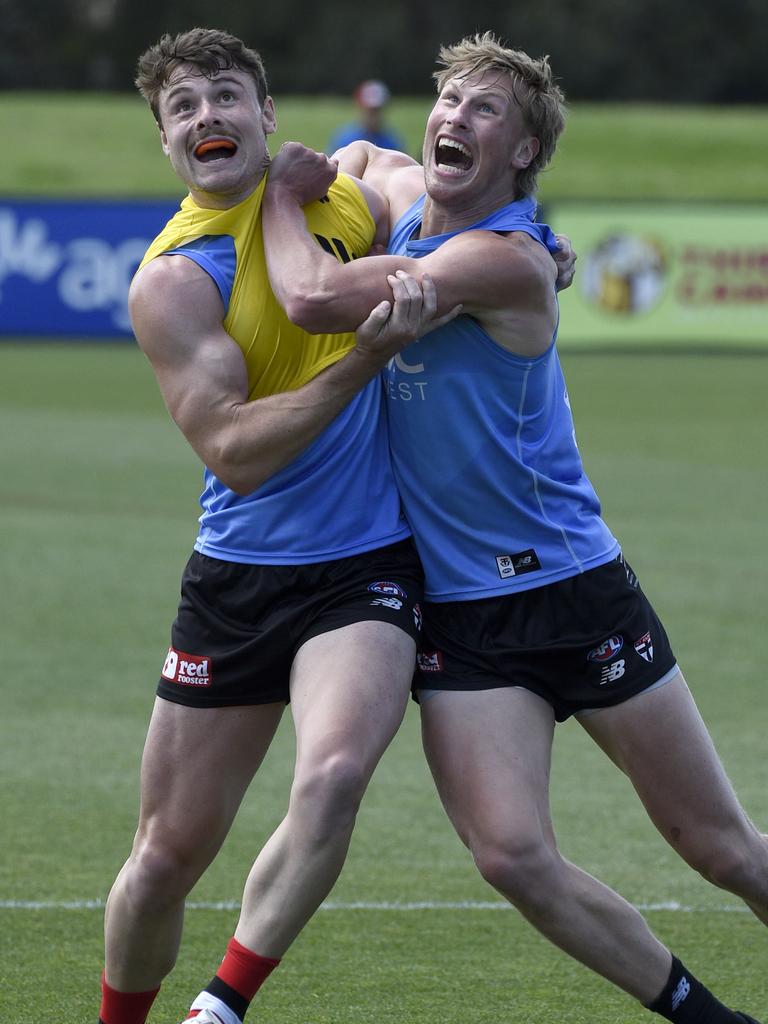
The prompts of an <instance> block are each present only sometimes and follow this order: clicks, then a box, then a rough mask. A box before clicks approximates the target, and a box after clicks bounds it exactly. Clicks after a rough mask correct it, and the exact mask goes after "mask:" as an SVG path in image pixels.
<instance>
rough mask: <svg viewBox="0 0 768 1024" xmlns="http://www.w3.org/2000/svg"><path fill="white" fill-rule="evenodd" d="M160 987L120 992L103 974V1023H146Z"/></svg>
mask: <svg viewBox="0 0 768 1024" xmlns="http://www.w3.org/2000/svg"><path fill="white" fill-rule="evenodd" d="M159 991H160V989H159V988H155V989H153V990H152V991H151V992H118V991H117V990H116V989H114V988H110V986H109V985H108V984H107V982H106V978H105V976H104V974H102V975H101V1009H100V1010H99V1021H100V1022H101V1024H144V1022H145V1021H146V1019H147V1015H148V1013H149V1009H150V1007H151V1006H152V1003H154V1001H155V996H156V995H157V993H158V992H159Z"/></svg>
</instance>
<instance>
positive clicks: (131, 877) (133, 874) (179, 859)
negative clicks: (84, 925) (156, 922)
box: [125, 832, 211, 910]
mask: <svg viewBox="0 0 768 1024" xmlns="http://www.w3.org/2000/svg"><path fill="white" fill-rule="evenodd" d="M210 859H211V858H210V857H207V856H201V850H200V848H199V847H197V846H196V844H195V839H194V837H192V838H190V839H189V840H188V841H187V842H186V843H184V844H181V843H179V842H178V841H176V842H174V841H172V840H170V839H169V838H167V837H165V836H161V835H158V834H157V833H156V832H155V833H152V832H150V833H149V834H144V835H142V834H141V833H140V834H139V835H138V836H137V837H136V842H135V843H134V847H133V850H132V852H131V856H130V858H129V860H128V863H127V864H126V869H125V873H126V878H125V884H126V890H127V893H128V895H129V897H130V899H131V900H132V901H133V902H134V903H136V904H138V905H140V906H144V907H151V908H152V909H153V910H161V909H162V908H164V907H166V906H170V905H172V904H174V903H177V902H178V901H179V900H180V899H181V900H183V899H184V898H185V897H186V896H187V894H188V893H189V891H190V890H191V889H192V887H193V885H194V884H195V882H196V881H197V879H198V878H199V877H200V875H201V874H202V873H203V871H204V870H205V868H206V867H207V865H208V863H209V861H210Z"/></svg>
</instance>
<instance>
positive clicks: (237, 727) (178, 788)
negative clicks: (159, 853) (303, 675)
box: [137, 697, 285, 862]
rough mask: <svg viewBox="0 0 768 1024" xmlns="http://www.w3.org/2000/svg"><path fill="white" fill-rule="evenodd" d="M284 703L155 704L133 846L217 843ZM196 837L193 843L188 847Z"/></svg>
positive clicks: (209, 851) (209, 847) (205, 847)
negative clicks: (149, 842) (148, 841)
mask: <svg viewBox="0 0 768 1024" xmlns="http://www.w3.org/2000/svg"><path fill="white" fill-rule="evenodd" d="M284 707H285V705H284V704H282V703H279V704H261V705H254V706H247V707H232V708H204V709H201V708H188V707H185V706H183V705H181V704H174V703H172V702H170V701H166V700H163V699H162V698H159V697H158V698H157V699H156V702H155V707H154V710H153V713H152V719H151V721H150V725H149V731H148V733H147V740H146V744H145V747H144V754H143V758H142V766H141V812H140V818H139V830H138V835H137V841H138V842H139V843H140V842H141V841H142V840H146V839H151V840H152V841H153V842H154V843H160V844H161V845H167V846H171V847H176V846H179V845H183V844H186V845H187V846H190V845H194V846H196V847H198V849H199V853H200V854H202V855H203V856H202V858H201V859H202V861H203V862H204V861H207V860H210V859H211V857H212V856H213V855H214V854H215V852H216V850H217V849H218V848H219V846H220V845H221V842H222V841H223V839H224V837H225V836H226V834H227V831H228V830H229V827H230V825H231V823H232V820H233V818H234V816H235V814H236V813H237V809H238V807H239V805H240V802H241V800H242V798H243V795H244V793H245V791H246V789H247V788H248V785H249V783H250V781H251V779H252V778H253V776H254V774H255V772H256V771H257V769H258V767H259V765H260V764H261V762H262V760H263V758H264V755H265V754H266V752H267V749H268V748H269V744H270V743H271V741H272V738H273V736H274V734H275V730H276V729H277V726H278V723H279V721H280V717H281V715H282V713H283V709H284ZM190 837H194V844H190V843H189V839H190Z"/></svg>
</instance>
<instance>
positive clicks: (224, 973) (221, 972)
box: [109, 938, 280, 1024]
mask: <svg viewBox="0 0 768 1024" xmlns="http://www.w3.org/2000/svg"><path fill="white" fill-rule="evenodd" d="M279 963H280V961H279V960H273V959H272V958H271V957H268V956H259V955H258V953H253V952H251V950H250V949H246V947H245V946H241V945H240V943H239V942H238V941H237V939H235V938H232V939H230V940H229V943H228V944H227V953H226V956H225V957H224V959H223V960H222V961H221V966H220V967H219V969H218V971H216V977H217V978H221V980H222V981H223V982H224V983H225V984H226V985H229V987H230V988H233V989H234V990H235V992H237V993H238V995H241V996H242V997H243V999H245V1000H247V1001H248V1002H249V1003H250V1001H251V1000H252V999H253V997H254V996H255V995H256V993H257V992H258V991H259V989H260V988H261V986H262V985H263V984H264V982H265V981H266V980H267V978H268V977H269V975H270V974H271V973H272V971H274V969H275V968H276V967H277V965H278V964H279ZM109 1024H112V1022H111V1021H110V1022H109Z"/></svg>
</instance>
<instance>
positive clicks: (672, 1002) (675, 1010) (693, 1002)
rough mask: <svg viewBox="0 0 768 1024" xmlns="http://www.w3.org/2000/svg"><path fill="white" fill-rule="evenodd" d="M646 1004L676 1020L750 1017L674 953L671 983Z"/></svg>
mask: <svg viewBox="0 0 768 1024" xmlns="http://www.w3.org/2000/svg"><path fill="white" fill-rule="evenodd" d="M646 1008H647V1009H648V1010H652V1011H653V1012H654V1013H658V1014H660V1015H661V1016H662V1017H666V1018H667V1020H671V1021H672V1022H673V1024H744V1021H745V1020H749V1018H748V1017H744V1016H743V1015H742V1014H740V1013H734V1011H733V1010H729V1009H728V1007H727V1006H723V1004H722V1003H721V1002H720V1000H719V999H716V998H715V997H714V996H713V995H712V993H711V992H710V991H709V989H708V988H707V987H706V986H705V985H702V983H701V982H700V981H699V980H698V978H694V976H693V975H692V974H691V972H690V971H689V970H687V969H686V968H685V967H684V966H683V965H682V964H681V963H680V961H679V960H678V959H677V957H674V956H673V957H672V970H671V971H670V972H669V979H668V981H667V984H666V985H665V986H664V988H663V989H662V992H661V995H660V996H659V997H658V998H657V999H654V1001H653V1002H652V1003H648V1004H646Z"/></svg>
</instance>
